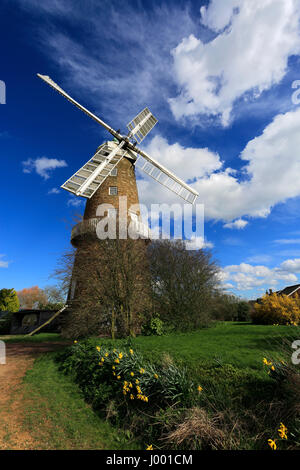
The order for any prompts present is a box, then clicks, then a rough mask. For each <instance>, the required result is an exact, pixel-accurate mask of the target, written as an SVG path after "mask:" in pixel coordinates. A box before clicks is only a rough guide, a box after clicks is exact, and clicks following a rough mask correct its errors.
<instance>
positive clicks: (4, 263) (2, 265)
mask: <svg viewBox="0 0 300 470" xmlns="http://www.w3.org/2000/svg"><path fill="white" fill-rule="evenodd" d="M4 256H5V255H0V258H4ZM8 265H9V261H3V260H1V259H0V268H8Z"/></svg>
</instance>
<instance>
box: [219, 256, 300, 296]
mask: <svg viewBox="0 0 300 470" xmlns="http://www.w3.org/2000/svg"><path fill="white" fill-rule="evenodd" d="M289 261H292V260H289ZM294 262H295V263H294V265H293V269H292V268H291V263H289V262H288V261H287V262H283V263H282V264H281V265H280V266H279V267H275V268H272V269H271V268H268V267H266V266H263V265H261V266H253V265H251V264H247V263H241V264H239V265H232V266H226V267H225V268H223V269H222V271H221V275H220V279H221V281H222V282H223V283H226V282H228V281H231V283H234V287H235V288H236V289H237V290H239V291H245V290H252V289H256V288H258V287H264V288H265V289H266V288H269V287H271V288H276V286H277V284H278V283H279V281H284V282H285V283H290V284H293V283H295V282H297V281H298V277H297V276H296V275H295V274H294V272H299V271H297V269H299V267H300V263H299V266H298V267H297V268H296V264H297V263H296V262H300V260H294ZM285 263H288V264H285Z"/></svg>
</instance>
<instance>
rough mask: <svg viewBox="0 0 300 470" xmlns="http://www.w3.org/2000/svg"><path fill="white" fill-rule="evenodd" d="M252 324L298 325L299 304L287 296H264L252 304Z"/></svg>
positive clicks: (299, 315) (299, 318)
mask: <svg viewBox="0 0 300 470" xmlns="http://www.w3.org/2000/svg"><path fill="white" fill-rule="evenodd" d="M251 318H252V321H253V323H255V324H260V325H274V324H275V325H295V326H297V325H298V324H299V323H300V304H299V300H298V299H297V298H292V297H288V296H287V295H277V294H276V292H275V293H273V294H270V295H269V294H266V295H265V296H264V297H263V298H262V299H261V301H260V302H257V303H255V304H254V310H253V312H252V314H251Z"/></svg>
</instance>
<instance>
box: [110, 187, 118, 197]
mask: <svg viewBox="0 0 300 470" xmlns="http://www.w3.org/2000/svg"><path fill="white" fill-rule="evenodd" d="M112 189H113V190H116V192H112ZM108 194H109V196H117V195H118V186H109V188H108Z"/></svg>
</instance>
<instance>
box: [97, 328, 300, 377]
mask: <svg viewBox="0 0 300 470" xmlns="http://www.w3.org/2000/svg"><path fill="white" fill-rule="evenodd" d="M299 337H300V328H299V327H292V326H291V327H289V326H268V325H252V324H250V323H234V322H223V323H219V324H217V325H216V326H215V327H214V328H207V329H202V330H199V331H196V332H191V333H182V334H171V335H168V336H147V337H144V336H139V337H137V338H134V339H133V340H132V344H133V345H134V346H136V347H137V348H138V349H139V350H140V351H141V352H142V353H143V355H144V357H145V358H149V359H152V360H154V361H155V362H157V361H159V360H160V359H161V357H162V355H163V354H164V353H168V354H170V355H171V356H172V357H173V358H174V359H175V360H176V361H178V362H181V363H184V364H185V365H187V366H188V367H189V368H192V369H195V368H198V367H199V366H206V367H209V366H211V365H214V364H216V363H221V364H232V365H233V366H235V367H237V368H240V369H245V368H246V369H247V368H249V369H253V370H256V371H261V370H262V358H263V357H264V356H268V357H270V356H273V355H276V352H277V351H278V350H279V348H280V345H281V344H282V341H283V339H286V340H289V339H290V340H291V342H292V341H293V339H299ZM95 342H100V343H102V344H103V343H105V342H109V343H110V342H111V340H103V339H102V338H101V339H96V338H95ZM118 342H119V341H115V343H116V344H118ZM292 352H293V350H292V349H291V354H292Z"/></svg>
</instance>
